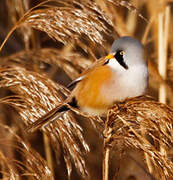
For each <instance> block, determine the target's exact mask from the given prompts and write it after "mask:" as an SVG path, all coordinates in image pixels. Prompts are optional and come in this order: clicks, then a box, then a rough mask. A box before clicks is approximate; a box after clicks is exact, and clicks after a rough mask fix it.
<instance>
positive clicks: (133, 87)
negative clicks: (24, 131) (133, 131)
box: [28, 36, 148, 131]
mask: <svg viewBox="0 0 173 180" xmlns="http://www.w3.org/2000/svg"><path fill="white" fill-rule="evenodd" d="M72 86H75V87H74V89H73V90H72V92H71V94H70V96H69V98H67V99H66V100H64V103H61V105H59V106H57V107H55V108H54V109H53V110H51V111H50V112H48V113H47V114H45V115H44V116H43V117H41V118H40V119H38V120H37V121H35V122H34V123H33V124H31V125H30V126H29V127H28V130H29V131H32V130H35V129H38V128H42V127H45V126H46V125H47V124H48V123H50V121H54V120H56V119H58V117H59V116H61V115H62V114H61V113H64V112H66V111H68V110H70V107H69V106H68V105H70V106H71V107H74V108H78V109H80V110H81V111H82V112H84V113H87V114H89V115H92V116H104V115H105V114H106V113H107V111H108V109H109V108H110V107H111V106H113V105H114V104H115V103H116V102H122V101H125V100H126V99H128V98H133V97H137V96H141V95H143V94H145V93H146V90H147V88H148V67H147V61H146V60H145V56H144V47H143V45H142V44H141V42H140V41H139V40H137V39H135V38H133V37H130V36H122V37H119V38H118V39H116V40H115V41H114V42H113V44H112V47H111V49H110V53H109V54H108V55H107V56H106V57H105V58H102V59H101V60H97V61H96V62H95V63H93V64H92V65H91V66H90V67H89V68H88V69H87V70H85V71H84V72H83V73H82V74H81V75H80V76H79V77H78V78H77V79H75V80H73V81H72V82H71V83H70V84H69V86H68V87H69V88H70V87H72Z"/></svg>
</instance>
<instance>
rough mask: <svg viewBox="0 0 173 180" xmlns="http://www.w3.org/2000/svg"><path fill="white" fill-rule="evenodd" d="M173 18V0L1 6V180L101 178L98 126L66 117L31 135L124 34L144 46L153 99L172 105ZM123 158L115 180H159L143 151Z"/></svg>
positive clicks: (63, 0) (115, 157)
mask: <svg viewBox="0 0 173 180" xmlns="http://www.w3.org/2000/svg"><path fill="white" fill-rule="evenodd" d="M172 19H173V2H172V1H171V0H150V1H146V0H141V1H138V0H131V1H130V0H129V1H116V0H74V1H72V0H54V1H53V0H52V1H44V0H37V1H35V0H23V1H21V0H12V1H11V0H1V3H0V44H1V43H3V42H4V44H2V45H3V46H1V47H0V48H1V49H0V50H1V51H0V98H1V99H0V129H1V136H0V159H1V160H0V161H1V162H0V170H1V171H0V177H1V179H62V180H63V179H64V180H65V179H68V176H70V174H71V179H75V180H77V179H87V178H88V176H87V174H89V175H90V179H92V180H98V179H101V178H102V160H103V133H102V131H103V125H102V123H100V122H99V120H97V121H94V120H93V121H94V122H92V121H88V120H87V118H86V117H81V116H80V115H76V114H74V113H68V114H67V115H66V116H65V115H64V117H63V118H62V119H61V120H60V122H53V123H52V124H51V125H49V126H48V127H46V128H45V129H44V130H43V131H39V130H38V131H36V132H34V133H27V132H26V130H25V129H26V127H27V125H29V124H31V123H33V122H34V121H36V120H37V119H38V118H39V117H41V116H42V115H43V114H45V113H46V112H48V111H50V110H51V109H52V108H54V107H55V106H56V105H58V104H59V103H60V102H62V100H63V99H65V97H67V96H68V95H69V93H70V91H69V90H68V89H66V88H65V87H66V86H67V85H68V84H69V83H70V82H71V80H73V79H75V78H76V77H77V76H78V75H79V74H80V73H81V72H82V71H83V70H85V69H86V68H87V67H88V66H89V65H90V64H92V63H93V62H94V61H96V60H97V59H99V58H101V57H104V56H106V55H107V54H108V52H109V49H110V47H111V44H112V42H113V41H114V40H115V39H116V38H118V37H120V36H125V35H128V36H133V37H135V38H136V39H138V40H140V41H141V42H142V43H143V45H144V47H145V52H146V54H145V55H146V60H147V61H148V67H149V73H150V78H149V90H148V92H147V94H149V95H151V96H153V97H154V98H155V99H156V100H158V101H160V102H162V103H166V104H168V105H169V106H173V94H172V93H173V63H172V61H173V21H172ZM8 33H10V34H9V36H8V38H7V39H5V38H6V37H7V35H8ZM4 40H5V41H4ZM6 40H7V41H6ZM89 149H90V151H89ZM122 154H123V155H122ZM122 154H121V153H120V152H119V150H114V151H113V152H112V154H111V156H110V159H111V162H110V179H118V180H142V179H144V180H147V179H152V178H153V177H152V176H150V174H148V173H147V172H146V164H145V161H144V157H143V154H142V153H141V152H140V151H136V150H134V149H130V148H127V150H126V152H125V153H124V152H123V153H122ZM170 179H171V178H170Z"/></svg>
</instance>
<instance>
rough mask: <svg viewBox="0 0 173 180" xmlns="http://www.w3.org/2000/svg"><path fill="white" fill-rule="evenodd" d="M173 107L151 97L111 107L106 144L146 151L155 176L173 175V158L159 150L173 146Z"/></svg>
mask: <svg viewBox="0 0 173 180" xmlns="http://www.w3.org/2000/svg"><path fill="white" fill-rule="evenodd" d="M172 122H173V110H172V109H171V108H170V107H168V106H166V105H164V104H161V103H159V102H157V101H154V100H153V99H151V98H150V97H147V96H146V97H145V96H141V97H137V98H132V99H129V100H127V101H125V102H124V103H121V104H117V105H115V106H114V107H113V108H112V109H110V111H109V113H108V117H107V121H106V123H105V130H104V135H105V148H108V149H109V150H111V149H117V150H120V151H124V150H126V149H127V148H132V149H139V150H141V151H142V152H144V153H147V155H148V157H149V160H150V162H151V166H152V167H148V168H152V175H153V176H154V177H155V178H156V179H169V178H172V177H173V162H172V161H171V159H170V158H169V157H168V156H164V154H162V153H161V152H160V147H161V146H162V147H164V149H165V151H169V150H171V147H172V143H173V134H172V131H173V123H172ZM171 156H172V155H171Z"/></svg>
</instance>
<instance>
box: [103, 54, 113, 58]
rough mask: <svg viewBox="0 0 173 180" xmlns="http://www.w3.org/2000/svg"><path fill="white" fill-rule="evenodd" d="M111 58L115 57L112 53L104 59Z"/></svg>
mask: <svg viewBox="0 0 173 180" xmlns="http://www.w3.org/2000/svg"><path fill="white" fill-rule="evenodd" d="M112 58H115V57H114V55H113V54H109V55H107V56H106V57H105V59H112Z"/></svg>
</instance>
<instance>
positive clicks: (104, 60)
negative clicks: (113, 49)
mask: <svg viewBox="0 0 173 180" xmlns="http://www.w3.org/2000/svg"><path fill="white" fill-rule="evenodd" d="M106 61H107V59H105V58H101V59H99V60H97V61H95V62H94V63H93V64H91V66H89V67H88V68H87V69H86V70H85V71H84V72H83V73H81V74H80V76H79V77H78V78H76V79H75V80H73V81H72V82H71V83H70V84H69V85H68V86H67V87H68V88H70V87H72V86H74V85H76V84H77V83H78V82H80V81H81V80H83V79H84V78H85V77H86V75H87V74H88V73H89V72H91V71H92V70H93V69H94V68H96V67H99V66H103V65H104V64H105V62H106Z"/></svg>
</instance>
